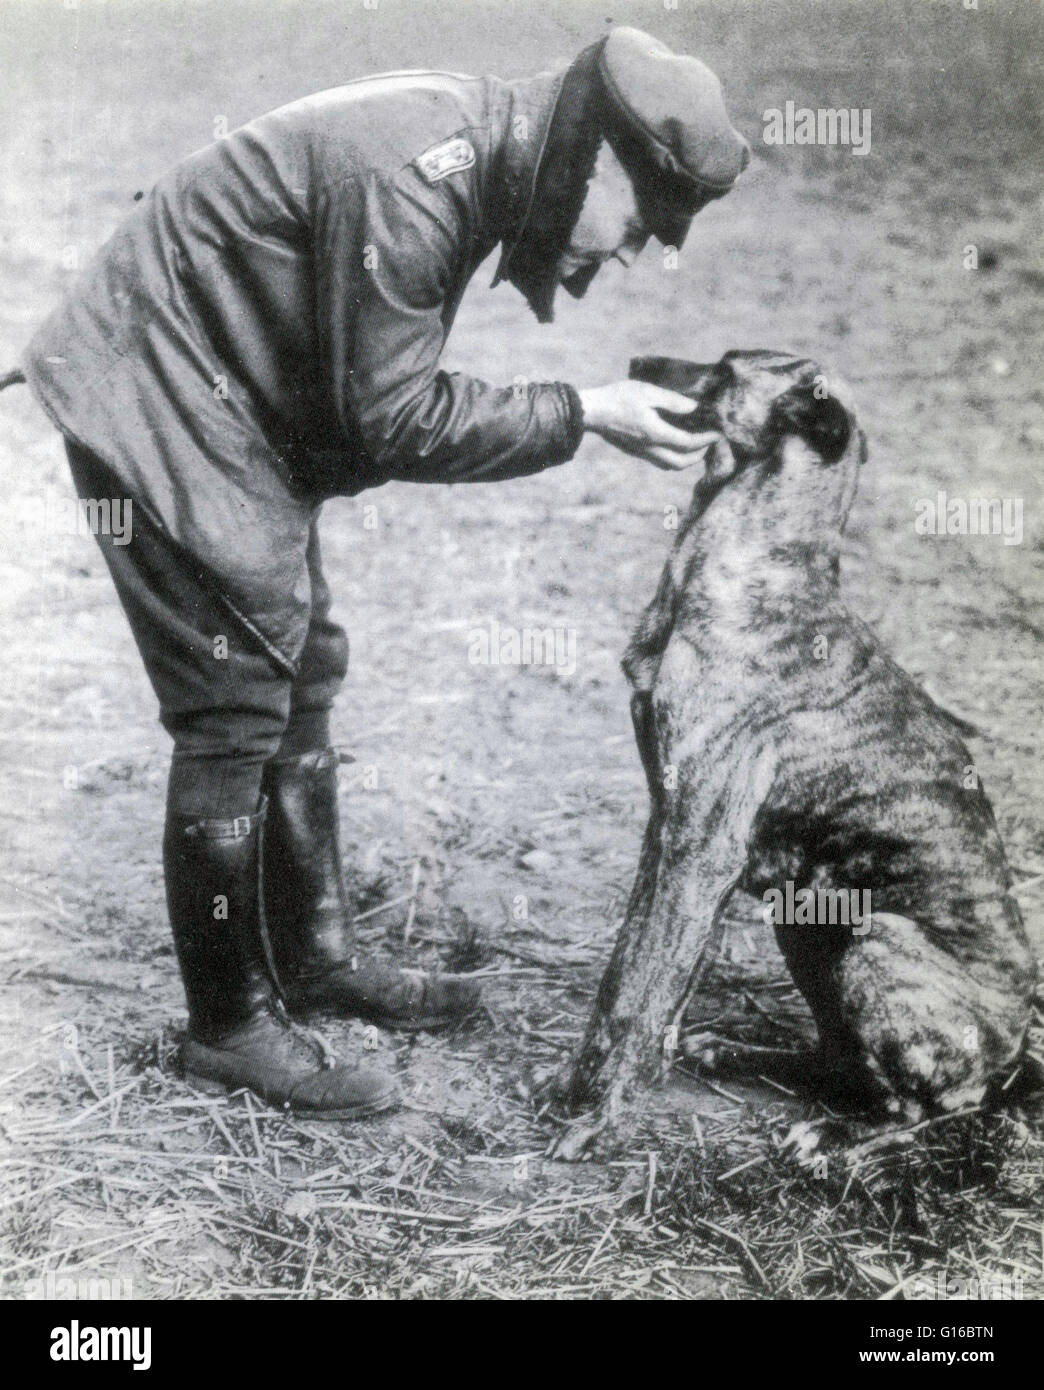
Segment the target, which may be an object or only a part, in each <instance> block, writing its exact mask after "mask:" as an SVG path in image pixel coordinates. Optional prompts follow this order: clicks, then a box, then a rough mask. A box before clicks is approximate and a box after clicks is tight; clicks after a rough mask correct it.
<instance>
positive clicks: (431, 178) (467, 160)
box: [413, 135, 475, 183]
mask: <svg viewBox="0 0 1044 1390" xmlns="http://www.w3.org/2000/svg"><path fill="white" fill-rule="evenodd" d="M413 162H414V164H416V166H417V168H418V169H419V170H420V173H421V174H422V176H423V177H424V178H425V179H426V180H427V182H428V183H438V182H439V180H440V179H444V178H448V177H449V175H450V174H458V173H459V172H460V171H461V169H470V168H471V166H472V165H473V164H474V163H475V151H474V149H473V148H472V146H471V144H470V143H469V142H468V141H467V140H464V139H462V138H461V137H460V136H459V135H454V136H453V138H452V139H450V140H443V141H442V143H441V144H439V145H432V147H431V149H430V150H425V151H424V153H423V154H419V155H418V156H417V158H416V159H415V160H414V161H413Z"/></svg>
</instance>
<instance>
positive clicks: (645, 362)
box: [627, 357, 707, 395]
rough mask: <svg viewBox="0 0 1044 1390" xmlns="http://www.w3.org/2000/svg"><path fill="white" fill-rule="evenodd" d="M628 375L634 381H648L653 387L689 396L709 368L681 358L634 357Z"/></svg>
mask: <svg viewBox="0 0 1044 1390" xmlns="http://www.w3.org/2000/svg"><path fill="white" fill-rule="evenodd" d="M627 374H628V376H629V377H630V378H631V380H632V381H647V382H649V383H650V385H652V386H662V387H664V388H665V389H666V390H668V391H680V392H681V393H682V395H687V394H688V393H689V392H690V391H692V390H693V389H694V387H696V386H697V385H699V383H700V381H701V380H702V379H703V377H704V376H706V374H707V368H706V367H705V366H703V365H702V364H701V363H699V362H686V361H685V360H684V358H681V357H632V358H631V366H630V370H629V371H628V373H627Z"/></svg>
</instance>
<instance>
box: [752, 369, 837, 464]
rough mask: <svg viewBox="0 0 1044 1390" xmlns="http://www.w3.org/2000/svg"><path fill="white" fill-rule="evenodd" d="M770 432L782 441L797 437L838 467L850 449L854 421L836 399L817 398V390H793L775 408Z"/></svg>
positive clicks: (777, 400) (770, 421) (775, 402)
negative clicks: (849, 443) (839, 461)
mask: <svg viewBox="0 0 1044 1390" xmlns="http://www.w3.org/2000/svg"><path fill="white" fill-rule="evenodd" d="M769 428H770V429H771V430H772V431H773V433H774V434H775V435H776V436H777V437H778V438H782V437H783V435H785V434H797V435H800V436H801V438H802V439H804V440H805V442H806V443H807V444H808V445H809V447H810V448H812V449H814V450H815V452H816V453H817V454H818V455H819V456H820V458H821V459H822V460H823V462H824V463H837V461H838V459H839V458H840V457H841V456H842V454H843V453H844V452H845V450H846V449H847V448H848V441H849V439H850V438H851V435H852V421H851V419H850V417H849V414H848V411H847V410H846V409H845V407H844V406H843V405H842V404H841V402H840V401H839V400H836V399H835V398H834V397H833V396H817V395H816V394H815V390H814V387H813V386H811V385H807V386H792V387H791V389H790V390H789V391H785V392H784V393H783V395H782V396H779V397H777V399H776V400H775V401H774V402H773V405H772V413H771V415H770V417H769Z"/></svg>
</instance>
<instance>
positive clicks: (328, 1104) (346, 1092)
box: [163, 802, 398, 1119]
mask: <svg viewBox="0 0 1044 1390" xmlns="http://www.w3.org/2000/svg"><path fill="white" fill-rule="evenodd" d="M264 819H265V807H264V802H262V805H261V810H260V811H259V812H258V813H257V814H256V815H252V816H237V817H236V818H235V819H233V820H229V821H219V820H194V819H191V818H186V817H178V816H170V817H168V820H167V828H166V833H165V835H164V841H163V862H164V871H165V874H166V880H167V905H168V909H169V911H170V920H171V925H172V927H173V929H174V943H175V946H176V948H177V954H178V962H179V964H180V966H181V976H182V979H183V981H184V984H185V994H186V997H187V999H188V1008H189V1026H188V1036H187V1037H186V1040H185V1043H184V1046H183V1048H182V1060H183V1062H184V1067H185V1078H186V1080H187V1081H189V1082H190V1083H191V1084H192V1085H195V1086H198V1087H199V1088H200V1089H201V1090H205V1091H211V1092H213V1091H222V1092H223V1091H234V1090H238V1089H240V1088H242V1087H246V1088H247V1089H249V1090H251V1091H253V1092H254V1093H255V1094H256V1095H258V1096H260V1098H261V1099H262V1100H264V1101H266V1102H267V1103H268V1104H270V1105H275V1106H280V1107H282V1108H284V1109H290V1110H293V1111H294V1112H296V1113H297V1114H300V1115H303V1116H308V1117H310V1118H313V1119H360V1118H362V1117H363V1116H366V1115H373V1114H376V1113H377V1112H379V1111H382V1110H387V1109H389V1108H391V1107H392V1106H394V1105H395V1104H396V1103H397V1100H398V1091H397V1088H396V1085H395V1083H394V1081H392V1080H391V1079H390V1078H388V1077H385V1076H382V1075H381V1074H380V1073H379V1072H378V1071H376V1070H373V1069H371V1068H363V1067H349V1066H344V1065H341V1064H339V1063H337V1062H336V1059H334V1058H331V1057H330V1056H329V1054H328V1053H327V1051H326V1049H325V1047H324V1046H323V1044H322V1043H320V1042H319V1040H318V1039H316V1038H315V1037H314V1036H313V1035H311V1034H309V1033H307V1032H306V1030H305V1029H303V1028H300V1027H298V1026H297V1025H296V1024H294V1023H292V1022H291V1021H290V1019H289V1018H288V1017H287V1015H286V1011H285V1009H284V1008H283V1006H282V1003H281V1002H280V1000H279V998H278V996H277V994H276V991H275V988H274V985H273V980H272V976H271V973H270V971H269V966H268V961H267V957H266V950H265V935H264V932H265V924H264V915H263V907H262V902H261V883H260V854H261V838H262V826H263V823H264Z"/></svg>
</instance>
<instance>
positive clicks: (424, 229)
mask: <svg viewBox="0 0 1044 1390" xmlns="http://www.w3.org/2000/svg"><path fill="white" fill-rule="evenodd" d="M748 154H749V152H748V150H747V147H746V144H745V143H744V141H743V140H742V138H741V137H740V136H739V135H738V134H737V133H736V132H735V131H734V130H733V129H732V126H731V125H730V123H729V120H728V117H727V115H726V113H725V108H724V105H723V103H722V98H721V91H720V87H719V84H718V81H717V79H716V78H715V77H714V75H713V73H711V72H710V71H709V70H708V69H707V68H706V67H704V66H703V65H702V64H701V63H699V62H698V61H696V60H695V59H693V58H689V57H684V56H679V55H675V54H673V53H671V52H670V50H668V49H667V48H666V47H665V46H664V45H663V44H661V43H659V42H658V41H656V40H654V39H651V38H649V37H648V36H647V35H644V34H641V33H639V32H638V31H636V30H634V29H628V28H618V29H616V30H614V31H613V32H612V33H611V34H610V35H609V36H608V38H606V39H603V40H601V41H600V42H599V43H596V44H594V45H593V46H592V47H590V48H588V49H586V50H585V51H584V52H583V53H581V54H580V56H579V57H578V58H577V59H576V61H575V62H574V63H573V64H572V65H571V67H569V69H568V70H567V71H566V72H564V73H558V74H544V75H541V76H537V77H534V78H530V79H527V80H522V81H513V82H502V81H499V80H497V79H495V78H481V79H478V78H467V77H457V76H450V75H447V74H443V73H398V74H390V75H386V76H382V77H375V78H371V79H366V80H363V81H358V82H353V83H350V84H349V85H348V86H345V87H341V88H337V89H335V90H333V91H329V92H323V93H320V94H319V95H317V96H313V97H309V98H306V99H305V100H303V101H299V102H295V103H294V104H292V105H290V106H287V107H283V108H282V109H280V110H278V111H275V112H272V113H271V114H269V115H267V116H263V117H261V118H260V119H259V120H256V121H253V122H251V123H250V124H249V125H247V126H244V127H243V128H242V129H240V130H238V131H236V132H234V133H233V134H232V135H230V136H228V137H227V138H225V139H222V140H220V141H218V142H217V143H215V144H214V145H212V146H210V147H209V148H208V149H205V150H202V151H200V152H199V153H197V154H195V155H193V156H191V157H190V158H188V159H186V160H185V161H184V162H182V163H181V164H179V165H177V166H176V167H175V168H174V169H173V170H171V171H170V172H169V173H168V174H166V175H165V176H164V177H162V178H161V179H160V180H159V182H158V183H157V184H156V186H155V188H153V189H152V191H151V192H150V193H149V194H147V195H146V196H145V198H144V199H143V200H142V201H141V203H140V205H139V207H138V208H137V209H136V210H135V212H134V213H133V214H132V215H131V216H130V217H129V218H128V219H127V220H126V221H125V222H124V223H123V224H122V226H121V227H120V228H119V229H118V230H117V231H116V233H115V235H114V236H113V237H112V239H111V240H110V241H109V242H108V244H107V245H106V246H105V247H104V248H103V250H102V252H101V253H100V255H99V257H98V258H97V260H96V261H95V263H94V265H93V266H92V268H91V269H90V270H89V271H88V272H87V274H86V276H85V277H84V279H83V280H82V281H81V283H80V284H79V285H78V286H77V288H76V289H75V290H74V291H73V292H72V293H71V294H70V295H69V296H68V297H67V299H66V300H65V301H64V303H63V304H62V305H61V306H60V307H59V309H58V310H57V311H56V313H55V314H54V315H53V317H52V318H51V319H50V320H49V321H48V322H47V323H46V324H45V325H44V327H43V328H42V329H41V330H40V332H39V333H38V334H37V335H36V336H35V338H34V339H33V341H32V342H31V344H30V346H29V349H28V353H27V355H26V358H25V364H24V365H25V372H26V375H27V378H28V380H29V382H30V385H31V386H32V387H33V389H34V390H35V392H36V394H37V396H38V398H39V399H40V401H41V402H42V403H43V405H44V407H45V408H46V410H47V411H48V413H49V415H50V416H51V418H52V419H53V420H54V422H55V423H56V424H57V426H58V427H59V429H60V430H62V432H63V434H64V435H65V437H66V441H67V447H68V453H69V459H70V463H71V467H72V472H73V477H74V480H75V482H76V486H77V489H78V490H79V492H80V495H81V496H82V497H85V498H89V497H105V496H108V497H114V496H121V497H130V498H131V499H132V501H133V539H132V540H131V543H130V544H127V545H122V546H120V545H116V544H114V543H113V540H112V538H111V537H106V536H100V537H99V541H100V543H101V545H102V547H103V550H104V553H105V558H106V561H107V563H108V565H109V568H110V570H111V573H112V576H113V579H114V581H115V584H116V588H117V591H118V593H119V596H120V599H121V601H122V603H123V605H124V607H125V609H126V612H127V615H128V618H129V620H130V623H131V627H132V629H133V632H134V635H135V638H136V640H137V643H138V646H139V648H140V650H141V654H142V657H143V659H144V662H145V665H146V668H147V670H148V674H149V676H150V679H151V681H152V684H153V687H154V689H155V691H156V694H157V697H158V699H159V704H160V718H161V720H162V723H163V726H164V728H165V729H166V730H167V731H168V732H169V733H170V734H171V736H172V737H173V739H174V753H173V759H172V764H171V771H170V780H169V785H168V798H167V821H166V831H165V835H164V845H163V855H164V871H165V875H166V885H167V901H168V907H169V913H170V919H171V924H172V928H173V932H174V940H175V943H176V946H177V955H178V960H179V963H180V967H181V973H182V977H183V980H184V984H185V991H186V995H187V1000H188V1008H189V1024H188V1033H187V1036H186V1041H185V1044H184V1048H183V1060H184V1064H185V1072H186V1076H187V1078H188V1079H189V1080H190V1081H191V1082H192V1083H193V1084H196V1085H199V1086H201V1087H204V1088H207V1089H219V1090H222V1089H236V1088H239V1087H248V1088H249V1089H250V1090H252V1091H254V1092H255V1093H256V1094H258V1095H259V1096H261V1097H262V1098H263V1099H265V1100H267V1101H269V1102H270V1103H273V1104H276V1105H280V1106H288V1107H291V1108H293V1109H294V1110H296V1111H297V1112H299V1113H302V1114H306V1115H312V1116H326V1117H338V1118H346V1117H348V1118H351V1117H358V1116H362V1115H367V1114H372V1113H374V1112H376V1111H379V1110H383V1109H386V1108H388V1107H389V1106H390V1105H392V1104H394V1103H395V1099H396V1091H395V1087H394V1085H393V1084H392V1082H391V1081H390V1079H388V1078H386V1077H385V1076H383V1075H381V1074H380V1073H379V1072H378V1071H376V1070H374V1069H373V1068H363V1067H355V1066H349V1065H347V1064H342V1063H336V1062H334V1061H333V1059H331V1058H329V1057H328V1056H327V1055H326V1053H325V1051H324V1050H323V1049H322V1048H319V1047H318V1045H317V1044H316V1042H315V1040H314V1038H313V1037H312V1036H311V1035H309V1034H307V1033H305V1032H304V1031H303V1030H301V1029H300V1028H298V1027H297V1026H296V1025H295V1024H294V1023H293V1022H292V1021H291V1016H296V1017H302V1016H307V1015H311V1014H313V1013H316V1012H319V1013H322V1012H326V1013H331V1014H338V1015H342V1016H354V1017H362V1018H366V1019H369V1020H371V1021H373V1022H375V1023H377V1024H380V1025H382V1026H386V1027H392V1028H395V1027H398V1028H406V1029H417V1028H434V1027H439V1026H443V1025H445V1024H448V1023H450V1022H452V1021H454V1020H456V1019H459V1018H461V1017H464V1016H466V1015H467V1014H469V1013H470V1012H472V1011H473V1010H474V1009H475V1007H476V1005H477V1002H478V1000H477V991H476V989H475V986H474V984H473V983H472V982H469V981H468V980H467V979H466V978H462V977H454V976H449V975H441V976H439V975H436V976H425V975H423V974H421V973H420V972H416V971H405V970H403V971H399V970H394V969H390V968H387V967H383V966H380V965H378V964H375V963H373V962H366V961H364V960H360V959H359V958H358V956H357V953H356V949H355V943H354V939H353V932H352V920H353V916H354V905H353V894H352V892H351V890H350V888H349V886H348V884H347V882H346V879H345V875H344V869H343V866H342V860H341V852H340V846H339V842H338V822H337V788H336V778H335V773H336V755H335V754H334V753H333V751H332V750H331V749H329V747H328V744H329V711H330V706H331V702H332V700H333V698H334V694H335V692H336V690H337V689H338V687H339V685H340V684H341V682H342V680H343V678H344V676H345V672H346V668H347V657H348V643H347V639H346V637H345V634H344V632H343V631H342V629H341V628H340V627H339V626H337V624H336V623H334V622H333V621H332V620H331V617H330V593H329V590H328V588H327V585H326V582H325V580H324V578H323V574H322V569H321V565H320V556H319V543H318V539H317V533H316V519H317V516H318V513H319V509H320V507H321V504H322V502H323V500H324V499H325V498H328V497H331V496H335V495H347V496H354V495H356V494H357V493H360V492H362V491H363V490H365V489H367V488H372V487H377V486H379V485H380V484H382V483H385V482H387V481H388V480H389V479H393V478H394V479H398V480H401V481H408V482H424V483H453V482H486V481H491V480H494V479H500V478H514V477H519V476H520V475H523V474H527V473H535V472H538V471H540V470H541V469H544V468H548V467H550V466H551V465H553V464H558V463H563V462H565V461H566V460H567V459H569V458H571V457H572V456H573V454H574V453H575V451H576V449H577V447H578V445H579V443H580V440H581V438H582V436H583V434H584V432H585V431H591V432H593V433H595V434H598V435H601V436H602V437H604V438H605V439H608V440H610V441H611V442H612V443H614V444H616V445H618V446H619V447H620V448H622V449H624V450H626V451H627V452H629V453H631V454H633V455H635V456H636V457H638V458H642V459H645V460H647V461H649V462H651V463H653V464H655V465H657V466H659V467H663V468H682V467H687V466H689V465H690V464H692V463H694V462H696V461H697V460H698V459H699V458H700V457H701V456H702V451H703V449H704V448H705V447H706V445H707V444H708V443H709V439H708V438H705V437H701V436H694V435H693V434H691V433H689V432H686V431H684V430H681V429H678V428H677V427H675V426H673V425H671V424H669V423H668V422H667V421H665V420H664V419H663V417H662V416H661V415H660V414H659V411H660V410H668V411H688V410H690V409H691V403H690V402H689V401H688V400H687V399H686V398H685V397H683V396H679V395H676V394H674V393H673V392H670V391H666V390H662V389H659V388H657V387H654V386H651V385H648V384H643V383H639V382H632V381H627V382H621V383H618V384H616V385H611V386H603V387H596V388H592V389H590V390H585V391H577V390H576V389H575V388H574V387H573V386H570V385H566V384H564V383H548V384H539V385H532V386H530V387H528V389H527V390H526V391H525V392H523V393H521V394H520V393H518V392H516V391H515V390H514V389H513V388H507V389H495V388H493V387H491V386H488V385H486V384H485V383H483V382H480V381H475V380H472V379H470V378H468V377H465V376H462V375H460V374H447V373H445V372H443V371H441V370H440V369H439V365H438V362H439V354H440V352H441V350H442V346H443V343H444V341H445V338H446V335H447V333H448V332H449V329H450V325H451V324H452V321H453V317H454V314H455V312H456V310H457V307H458V305H459V303H460V300H461V297H462V295H463V293H464V289H465V287H466V285H467V283H468V281H469V279H470V278H471V276H472V275H473V273H474V271H475V270H476V269H477V267H478V266H479V264H480V263H481V262H482V261H483V260H484V259H485V258H486V256H488V255H489V253H490V252H491V251H492V250H493V249H494V248H495V247H496V246H497V245H498V244H499V245H500V246H501V247H502V256H501V260H500V266H499V269H498V271H497V281H499V280H504V279H506V280H508V281H510V282H511V283H512V284H514V285H515V286H516V287H517V288H518V289H520V290H521V291H522V293H523V294H524V295H525V296H526V298H527V300H528V302H529V304H530V305H531V307H532V309H533V311H534V312H535V314H536V316H537V318H538V319H539V320H540V321H541V322H547V321H549V320H550V319H551V316H552V311H553V301H554V296H555V290H556V287H557V286H558V284H562V285H564V286H565V288H566V289H567V290H568V291H569V292H570V293H571V294H573V295H575V296H577V297H579V296H581V295H582V294H583V293H584V292H585V291H586V289H587V287H588V285H589V284H590V282H591V280H592V278H593V277H594V275H595V273H596V272H597V270H598V267H599V266H600V265H601V264H602V263H603V262H604V261H606V260H608V259H609V258H611V257H614V256H615V257H616V258H617V259H618V260H620V261H622V262H623V263H624V264H625V265H627V264H629V263H630V262H631V261H632V260H633V258H634V257H635V256H636V255H637V254H638V252H639V251H640V249H641V248H642V246H643V245H644V243H645V242H646V241H647V239H648V237H649V236H650V235H652V236H655V237H657V238H658V239H659V240H660V241H661V242H663V243H664V244H669V245H673V246H680V245H681V243H682V241H683V240H684V238H685V235H686V232H687V230H688V226H689V223H690V221H691V219H692V217H693V216H694V215H695V213H696V212H697V211H698V210H699V209H700V208H701V207H702V206H704V204H706V203H707V202H709V201H710V200H711V199H714V198H718V197H721V196H722V195H723V194H724V193H726V192H727V191H728V190H729V188H730V187H731V186H732V184H733V182H734V180H735V179H736V177H737V175H738V174H739V173H740V171H741V170H742V169H743V168H744V166H745V164H746V162H747V158H748ZM495 283H496V282H495ZM262 831H263V834H262Z"/></svg>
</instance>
